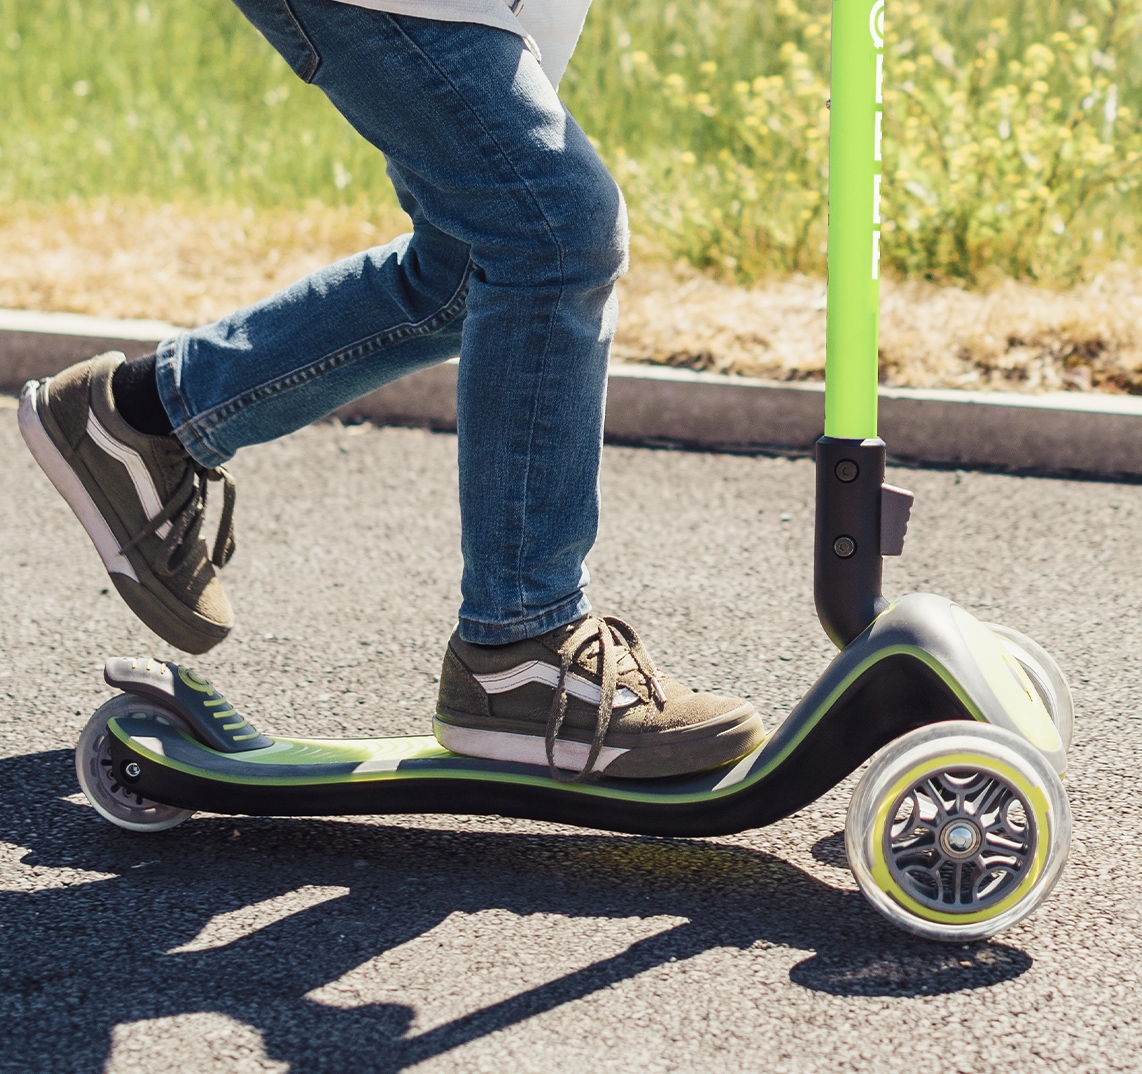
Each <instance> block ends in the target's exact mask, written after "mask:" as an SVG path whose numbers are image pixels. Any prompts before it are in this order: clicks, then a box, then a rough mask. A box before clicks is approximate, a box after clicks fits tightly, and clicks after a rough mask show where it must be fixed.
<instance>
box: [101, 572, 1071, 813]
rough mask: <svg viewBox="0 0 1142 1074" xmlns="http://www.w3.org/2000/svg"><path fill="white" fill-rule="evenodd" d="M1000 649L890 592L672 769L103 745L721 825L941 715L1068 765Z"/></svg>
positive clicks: (413, 746) (304, 785)
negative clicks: (749, 712) (779, 700)
mask: <svg viewBox="0 0 1142 1074" xmlns="http://www.w3.org/2000/svg"><path fill="white" fill-rule="evenodd" d="M989 639H990V640H989ZM1002 652H1003V649H1002V644H1001V643H1000V642H999V641H998V640H997V639H995V638H994V635H991V632H990V631H988V630H987V629H986V628H985V627H983V626H982V625H981V624H979V623H977V622H976V621H975V620H974V619H972V618H971V617H970V616H969V615H968V613H966V612H964V611H963V610H962V609H959V608H957V607H955V606H954V605H952V604H951V602H950V601H948V600H946V599H944V598H942V597H934V596H929V595H919V594H917V595H913V596H910V597H905V598H901V600H900V601H898V602H896V604H894V605H893V606H892V607H891V608H890V609H889V610H888V611H887V612H885V613H884V614H883V615H881V616H880V618H879V619H878V620H877V621H876V622H875V623H873V624H872V625H871V626H870V627H869V628H868V630H867V631H865V633H864V634H862V635H861V637H860V638H858V639H857V640H856V641H854V642H853V643H852V644H850V645H849V646H848V647H846V649H845V650H844V651H843V652H841V653H840V654H838V656H837V657H836V658H835V659H834V660H833V662H832V663H831V664H830V665H829V667H828V668H827V669H826V671H825V672H824V674H823V675H822V676H821V677H820V679H818V681H817V682H816V683H815V684H814V685H813V687H812V688H811V689H810V690H809V692H808V693H807V694H806V695H805V697H804V698H803V699H802V700H801V702H800V703H799V704H798V705H797V706H796V708H795V709H794V710H793V712H792V713H790V715H789V716H788V718H787V719H786V720H785V721H784V722H783V723H782V724H781V725H780V727H778V729H777V730H776V731H775V732H774V733H773V734H771V735H770V736H769V738H768V739H767V740H766V742H765V743H764V744H763V745H762V746H760V747H759V748H758V749H757V750H755V751H754V752H753V753H751V754H750V755H748V756H747V757H745V758H743V759H742V760H740V761H737V762H736V763H734V764H731V765H727V766H725V767H723V768H720V769H716V770H713V771H710V772H704V773H699V774H696V775H691V776H685V777H680V778H676V779H661V780H623V779H607V778H606V777H603V778H600V779H597V780H594V781H591V782H586V783H564V782H561V781H559V780H556V779H553V778H552V777H551V775H550V773H549V772H548V770H547V769H546V768H544V767H539V766H534V765H526V764H519V763H512V762H503V761H488V760H480V759H476V758H471V757H461V756H457V755H456V754H452V753H449V752H448V751H447V750H445V749H443V748H442V747H441V746H439V745H438V744H437V742H436V740H435V739H433V738H429V737H417V738H382V739H358V740H321V739H300V738H287V737H277V736H274V737H273V738H272V739H270V738H267V739H265V741H266V743H267V745H265V746H262V747H261V748H258V749H248V750H245V751H244V752H240V753H224V752H220V751H219V750H215V749H211V748H210V747H208V746H206V745H204V744H203V743H202V742H200V741H197V740H196V739H195V738H193V737H192V736H191V735H189V734H187V733H186V732H184V731H181V730H179V729H177V728H176V727H174V726H170V725H164V724H161V723H158V722H156V721H155V720H153V719H146V718H141V717H132V716H130V715H127V716H119V717H116V718H114V719H112V720H111V721H110V723H109V724H108V727H109V731H110V752H111V759H112V763H113V765H114V768H115V771H116V772H117V773H123V772H124V771H125V770H126V766H127V765H128V764H129V763H130V762H134V763H135V764H136V765H137V766H138V770H139V774H138V775H137V776H136V777H135V778H132V779H125V780H124V781H125V782H126V783H128V784H129V785H130V787H131V789H132V790H133V791H134V792H135V793H137V794H141V795H143V796H144V797H146V798H149V799H152V800H154V801H158V802H164V803H167V804H169V805H174V806H179V807H182V808H187V809H201V810H209V811H211V812H217V813H243V814H254V815H263V816H279V815H289V816H303V815H310V816H313V815H365V814H391V813H453V814H499V815H503V816H509V817H520V818H527V819H533V820H546V821H555V822H558V823H565V824H573V825H577V826H580V827H589V828H601V829H605V830H610V831H621V832H633V833H641V834H653V835H715V834H727V833H731V832H736V831H742V830H745V829H748V828H757V827H761V826H763V825H765V824H769V823H771V822H773V821H776V820H779V819H781V818H782V817H785V816H788V815H789V814H790V813H793V812H796V811H797V810H798V809H801V808H802V807H804V806H806V805H808V804H809V803H810V802H812V801H815V800H816V799H817V798H818V797H820V796H821V795H822V794H824V793H825V792H826V791H828V790H829V789H831V788H832V787H833V786H835V785H836V784H837V783H839V782H840V781H841V780H842V779H844V778H845V776H847V775H848V774H849V773H850V772H852V771H853V770H854V769H855V768H857V767H858V766H859V765H860V764H861V763H863V762H864V761H865V760H866V759H867V758H868V757H870V756H871V755H872V754H873V753H875V752H876V751H877V750H878V749H880V748H881V747H882V746H884V745H886V744H887V743H888V742H890V741H892V740H893V739H895V738H897V737H899V736H900V735H903V734H906V733H907V732H908V731H911V730H913V729H914V728H917V727H921V726H924V725H926V724H930V723H936V722H939V721H942V720H951V719H968V720H970V719H976V720H982V721H985V722H988V723H995V724H998V725H1001V726H1007V727H1008V728H1009V729H1011V730H1016V731H1018V732H1019V733H1021V734H1023V735H1024V736H1025V737H1029V738H1031V740H1032V741H1034V742H1035V743H1036V745H1038V746H1039V747H1040V749H1042V750H1043V751H1044V752H1045V753H1047V754H1048V756H1049V757H1050V758H1051V759H1052V760H1053V761H1054V762H1055V765H1056V768H1057V769H1058V770H1060V771H1063V770H1065V752H1064V751H1063V750H1062V745H1061V742H1059V740H1058V736H1057V734H1055V731H1054V726H1053V724H1052V723H1051V720H1050V716H1049V715H1048V713H1047V712H1046V710H1045V709H1044V708H1043V705H1042V702H1040V701H1039V700H1038V698H1037V696H1034V694H1033V691H1031V692H1030V693H1027V692H1021V688H1020V687H1019V684H1018V681H1017V679H1016V678H1015V676H1014V672H1012V671H1011V670H1010V669H1009V668H1007V667H1006V665H1005V664H1004V662H1003V658H1002ZM1060 765H1061V767H1060ZM130 771H132V772H133V771H134V769H131V770H130Z"/></svg>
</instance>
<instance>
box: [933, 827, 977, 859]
mask: <svg viewBox="0 0 1142 1074" xmlns="http://www.w3.org/2000/svg"><path fill="white" fill-rule="evenodd" d="M982 842H983V836H982V834H981V833H980V830H979V828H977V827H976V826H975V825H974V824H973V823H972V822H971V821H970V820H957V821H954V822H953V823H951V824H948V825H945V826H944V828H943V830H942V831H941V832H940V846H941V847H942V848H943V850H944V853H945V854H947V855H948V857H950V858H970V857H971V856H972V855H973V854H975V852H976V851H977V850H978V849H979V845H980V843H982Z"/></svg>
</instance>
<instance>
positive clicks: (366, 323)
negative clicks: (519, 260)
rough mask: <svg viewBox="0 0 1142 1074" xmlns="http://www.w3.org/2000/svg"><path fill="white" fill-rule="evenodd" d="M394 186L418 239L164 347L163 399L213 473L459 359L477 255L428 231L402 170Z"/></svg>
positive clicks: (331, 269)
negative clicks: (251, 447) (249, 448)
mask: <svg viewBox="0 0 1142 1074" xmlns="http://www.w3.org/2000/svg"><path fill="white" fill-rule="evenodd" d="M389 175H390V178H391V179H392V181H393V185H394V186H395V188H396V190H397V195H398V197H399V198H400V201H401V205H402V207H403V208H404V209H405V211H406V212H408V214H409V216H410V217H411V218H412V221H413V231H412V233H411V234H409V235H402V236H401V237H400V238H397V239H394V240H393V241H392V242H390V243H388V244H387V245H385V246H379V247H375V248H374V249H372V250H366V251H365V252H364V253H360V254H355V255H354V256H353V257H349V258H346V259H345V260H344V261H338V262H337V263H335V264H333V265H329V266H328V267H326V268H323V269H319V270H318V271H317V272H314V273H312V274H311V275H310V276H307V277H306V278H305V279H303V280H299V281H298V282H297V283H295V284H293V285H292V286H290V287H287V288H286V289H285V290H283V291H279V292H278V293H277V294H275V295H271V296H270V297H269V298H266V299H263V300H262V301H261V302H258V303H255V304H254V305H253V306H247V307H246V308H245V309H240V310H238V311H237V312H235V313H233V314H231V315H230V316H228V317H224V318H223V319H222V320H220V321H216V322H215V323H214V324H209V325H205V326H204V327H202V328H198V329H195V330H194V331H193V332H183V333H181V334H179V335H178V336H176V337H174V338H173V339H170V340H166V341H165V342H164V343H163V344H161V345H160V347H159V349H158V360H157V363H156V373H157V379H158V385H159V394H160V397H161V398H162V401H163V405H164V407H165V409H166V411H167V413H168V415H169V416H170V418H171V423H172V425H173V426H174V429H175V433H176V435H177V436H178V437H179V439H180V440H182V442H183V444H184V445H185V447H186V448H187V450H188V451H189V452H190V453H191V454H192V455H193V456H194V457H195V458H196V459H197V460H198V461H199V462H200V463H202V464H203V465H205V466H217V465H218V464H219V463H221V462H224V461H225V460H226V459H229V458H230V457H231V456H232V455H233V454H234V453H235V452H236V451H237V450H238V448H239V447H243V446H245V445H247V444H256V443H263V442H265V441H267V440H274V439H276V438H277V437H279V436H284V435H286V434H287V433H290V432H293V431H294V430H295V429H299V428H301V427H302V426H304V425H308V424H309V423H310V422H312V421H315V420H316V419H317V418H320V417H322V416H323V415H325V414H328V413H330V412H331V411H333V410H336V409H337V408H338V407H339V406H342V405H343V404H345V403H347V402H349V401H350V400H352V399H356V398H358V397H359V396H362V395H364V394H366V393H367V392H370V391H373V390H374V389H375V388H379V387H381V385H383V384H387V383H389V382H390V381H393V380H396V379H398V378H399V377H402V376H404V375H405V374H407V373H411V372H413V371H414V370H416V369H420V368H423V367H425V366H429V365H435V364H436V363H437V362H442V361H445V360H446V359H448V358H453V357H455V356H456V355H457V354H459V352H460V333H461V327H462V325H463V323H464V313H465V299H466V296H467V290H468V275H469V260H468V253H469V251H468V247H467V245H466V244H464V243H463V242H460V241H458V240H456V239H454V238H452V237H450V236H448V235H446V234H444V233H443V232H441V231H440V230H439V229H437V228H435V227H433V225H432V224H430V223H429V222H428V221H427V220H425V218H424V214H423V213H422V212H421V210H420V207H419V206H418V205H417V204H416V201H415V199H414V198H413V197H412V195H411V194H410V193H409V191H408V189H407V187H406V186H405V184H404V182H403V181H402V178H401V175H400V172H399V170H398V169H397V168H396V167H395V166H393V165H390V167H389Z"/></svg>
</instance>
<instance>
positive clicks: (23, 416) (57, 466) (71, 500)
mask: <svg viewBox="0 0 1142 1074" xmlns="http://www.w3.org/2000/svg"><path fill="white" fill-rule="evenodd" d="M39 389H40V383H39V381H36V380H30V381H28V383H27V384H25V385H24V390H23V391H22V392H21V393H20V412H19V421H20V434H21V435H22V436H23V437H24V443H25V444H27V445H28V450H29V451H30V452H31V453H32V458H34V459H35V460H36V462H37V463H39V466H40V469H41V470H43V472H44V473H45V474H47V476H48V480H49V481H50V482H51V483H52V484H53V485H55V487H56V491H57V492H59V494H60V495H61V496H62V497H63V498H64V500H65V501H66V503H67V505H68V507H70V508H71V510H72V512H73V513H74V514H75V517H76V518H78V519H79V522H80V525H81V526H83V528H84V530H86V531H87V536H88V537H90V538H91V543H92V544H93V545H95V550H96V551H97V552H98V553H99V558H100V559H101V560H103V566H104V567H106V568H107V573H108V574H122V575H125V576H126V577H127V578H130V579H131V581H133V582H137V581H138V580H139V576H138V575H137V574H136V573H135V568H134V567H132V566H131V563H130V561H129V560H128V559H127V557H126V556H124V555H123V550H122V549H121V548H120V546H119V542H118V541H117V540H116V539H115V534H114V533H112V532H111V527H110V526H108V525H107V521H106V519H104V517H103V515H102V514H101V513H100V511H99V508H98V507H96V505H95V501H94V500H93V499H92V498H91V495H90V493H88V491H87V489H85V488H84V487H83V482H82V481H80V480H79V478H78V477H77V476H76V473H75V471H74V470H73V469H72V468H71V467H70V466H68V464H67V461H66V460H65V459H64V457H63V455H61V454H60V451H59V448H57V447H56V446H55V444H54V443H52V438H51V437H50V436H48V434H47V430H46V429H44V425H43V422H42V421H41V420H40V413H39V410H38V409H37V400H36V396H37V393H38V392H39Z"/></svg>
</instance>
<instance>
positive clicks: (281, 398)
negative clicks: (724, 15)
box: [157, 0, 627, 645]
mask: <svg viewBox="0 0 1142 1074" xmlns="http://www.w3.org/2000/svg"><path fill="white" fill-rule="evenodd" d="M236 2H237V3H238V6H239V7H240V8H241V9H242V11H243V12H244V13H245V14H246V16H247V17H248V18H249V19H250V21H251V22H253V23H254V25H255V26H257V28H258V29H259V30H261V32H262V33H263V34H264V35H265V37H266V38H267V39H268V40H269V41H270V42H271V44H273V46H274V47H275V48H276V49H277V50H278V51H279V52H280V53H281V54H282V56H283V57H284V58H285V60H286V61H287V62H288V63H289V64H290V66H291V67H292V68H293V70H294V71H295V72H296V73H297V74H298V75H299V76H300V77H302V78H304V79H306V80H307V81H311V82H313V83H315V84H316V85H318V86H320V87H321V89H322V90H323V91H324V92H325V94H326V95H327V96H328V97H329V99H330V100H331V101H332V102H333V104H334V105H335V106H336V107H337V109H338V110H339V111H340V112H341V113H342V115H344V116H345V117H346V118H347V119H348V120H349V122H350V123H352V124H353V126H354V127H355V128H356V129H357V130H358V131H359V132H360V133H361V134H362V135H363V136H364V137H365V138H366V139H368V140H369V141H370V142H371V143H372V144H373V145H375V146H376V147H377V148H378V149H379V150H381V152H383V153H384V154H385V157H386V159H387V163H388V172H389V177H390V178H391V179H392V181H393V184H394V186H395V187H396V191H397V195H398V197H399V199H400V202H401V205H402V206H403V207H404V209H405V210H406V211H407V212H408V214H409V216H410V217H411V218H412V222H413V230H412V233H411V234H409V235H404V236H402V237H401V238H399V239H396V240H394V241H393V242H391V243H389V244H388V245H387V246H380V247H376V248H374V249H371V250H367V251H365V252H364V253H361V254H358V255H356V256H355V257H350V258H347V259H346V260H344V261H340V262H337V263H336V264H334V265H330V266H329V267H328V268H325V269H322V270H320V271H319V272H315V273H314V274H313V275H311V276H308V277H307V278H305V279H303V280H300V281H299V282H298V283H295V284H293V285H292V286H291V287H287V288H286V289H285V290H283V291H281V292H279V293H278V294H276V295H273V296H272V297H270V298H268V299H266V300H264V301H262V302H259V303H257V304H255V305H253V306H249V307H247V308H245V309H242V310H239V311H238V312H237V313H234V314H232V315H231V316H229V317H226V318H223V319H222V320H221V321H218V322H216V323H214V324H210V325H206V326H205V327H203V328H198V329H195V330H194V331H193V332H183V333H180V334H179V335H177V336H176V337H174V338H173V339H170V340H166V341H165V342H164V343H163V344H162V346H161V347H160V348H159V352H158V363H157V371H158V384H159V393H160V395H161V397H162V401H163V405H164V407H165V408H166V410H167V413H168V415H169V416H170V419H171V422H172V424H173V425H174V428H175V433H176V434H177V436H178V438H179V439H180V441H181V442H182V443H183V444H184V445H185V446H186V449H187V450H188V451H189V452H190V453H191V455H193V456H194V457H195V458H196V459H198V461H199V462H201V463H203V464H204V465H206V466H216V465H218V464H220V463H222V462H225V461H226V460H227V459H229V458H230V457H231V456H232V455H233V454H234V453H235V452H236V451H237V450H238V449H239V448H240V447H243V446H244V445H247V444H255V443H262V442H264V441H267V440H272V439H275V438H276V437H279V436H283V435H285V434H286V433H289V432H292V431H293V430H295V429H298V428H300V427H302V426H304V425H307V424H309V423H310V422H312V421H314V420H315V419H317V418H320V417H322V416H323V415H325V414H328V413H330V412H331V411H333V410H336V409H337V408H338V407H340V406H342V405H344V404H345V403H347V402H349V401H351V400H353V399H355V398H357V397H358V396H361V395H364V394H365V393H366V392H370V391H372V390H373V389H375V388H378V387H380V386H381V385H383V384H387V383H388V382H390V381H392V380H396V379H397V378H398V377H402V376H404V375H405V374H407V373H411V372H413V371H414V370H416V369H421V368H423V367H425V366H430V365H433V364H435V363H437V362H441V361H443V360H445V359H447V358H450V357H453V356H454V355H456V354H459V355H460V374H459V387H458V400H457V405H458V417H457V426H458V430H457V431H458V443H459V448H458V450H459V468H460V514H461V524H462V539H461V546H462V551H463V556H464V574H463V579H462V582H461V591H462V597H463V603H462V605H461V608H460V634H461V637H463V638H464V639H465V640H466V641H470V642H475V643H477V644H489V645H491V644H506V643H509V642H514V641H519V640H522V639H524V638H529V637H535V636H536V635H538V634H542V633H545V632H546V631H548V630H552V629H554V628H555V627H558V626H563V625H565V624H567V623H570V622H573V621H574V620H575V619H577V618H579V617H580V616H581V615H583V614H584V613H585V612H586V611H587V610H588V609H589V607H590V605H589V603H588V601H587V598H586V596H585V595H584V593H583V587H584V585H586V583H587V581H588V574H587V570H586V568H585V566H584V559H585V557H586V555H587V552H588V551H589V550H590V548H591V546H592V545H593V544H594V541H595V536H596V532H597V528H598V515H599V492H598V473H599V459H600V453H601V446H602V429H603V408H604V403H605V396H606V381H607V361H608V357H609V352H610V343H611V338H612V336H613V335H614V330H615V322H616V318H617V304H616V300H615V294H614V284H615V281H616V280H617V279H618V278H619V276H620V275H622V273H623V272H624V271H625V268H626V259H627V224H626V211H625V207H624V205H623V200H622V195H621V194H620V193H619V190H618V187H617V186H616V184H615V182H614V180H613V179H612V178H611V176H610V175H609V174H608V172H607V169H606V167H605V165H604V164H603V162H602V161H601V160H600V159H599V156H598V154H597V153H596V152H595V150H594V149H593V148H592V147H591V144H590V142H589V141H588V140H587V138H586V136H585V135H584V134H583V132H582V130H580V128H579V126H578V125H577V124H576V123H575V121H574V120H573V119H572V118H571V117H570V115H569V114H568V113H567V111H566V109H564V107H563V105H562V104H561V103H560V101H559V99H558V97H557V96H556V94H555V91H554V90H553V89H552V87H551V84H550V82H549V81H548V80H547V78H546V77H545V75H544V74H543V72H542V70H541V69H540V67H539V64H538V63H537V61H536V60H535V58H534V56H533V55H532V54H531V53H530V52H529V51H528V50H527V47H526V46H525V44H524V43H523V41H522V40H521V39H520V38H519V37H517V36H515V35H514V34H511V33H509V32H507V31H504V30H499V29H494V28H491V27H487V26H480V25H472V24H467V23H453V22H437V21H432V20H427V19H418V18H410V17H404V16H394V15H390V14H387V13H384V12H378V11H372V10H369V9H365V8H359V7H352V6H347V5H345V4H342V3H337V2H336V0H236Z"/></svg>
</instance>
